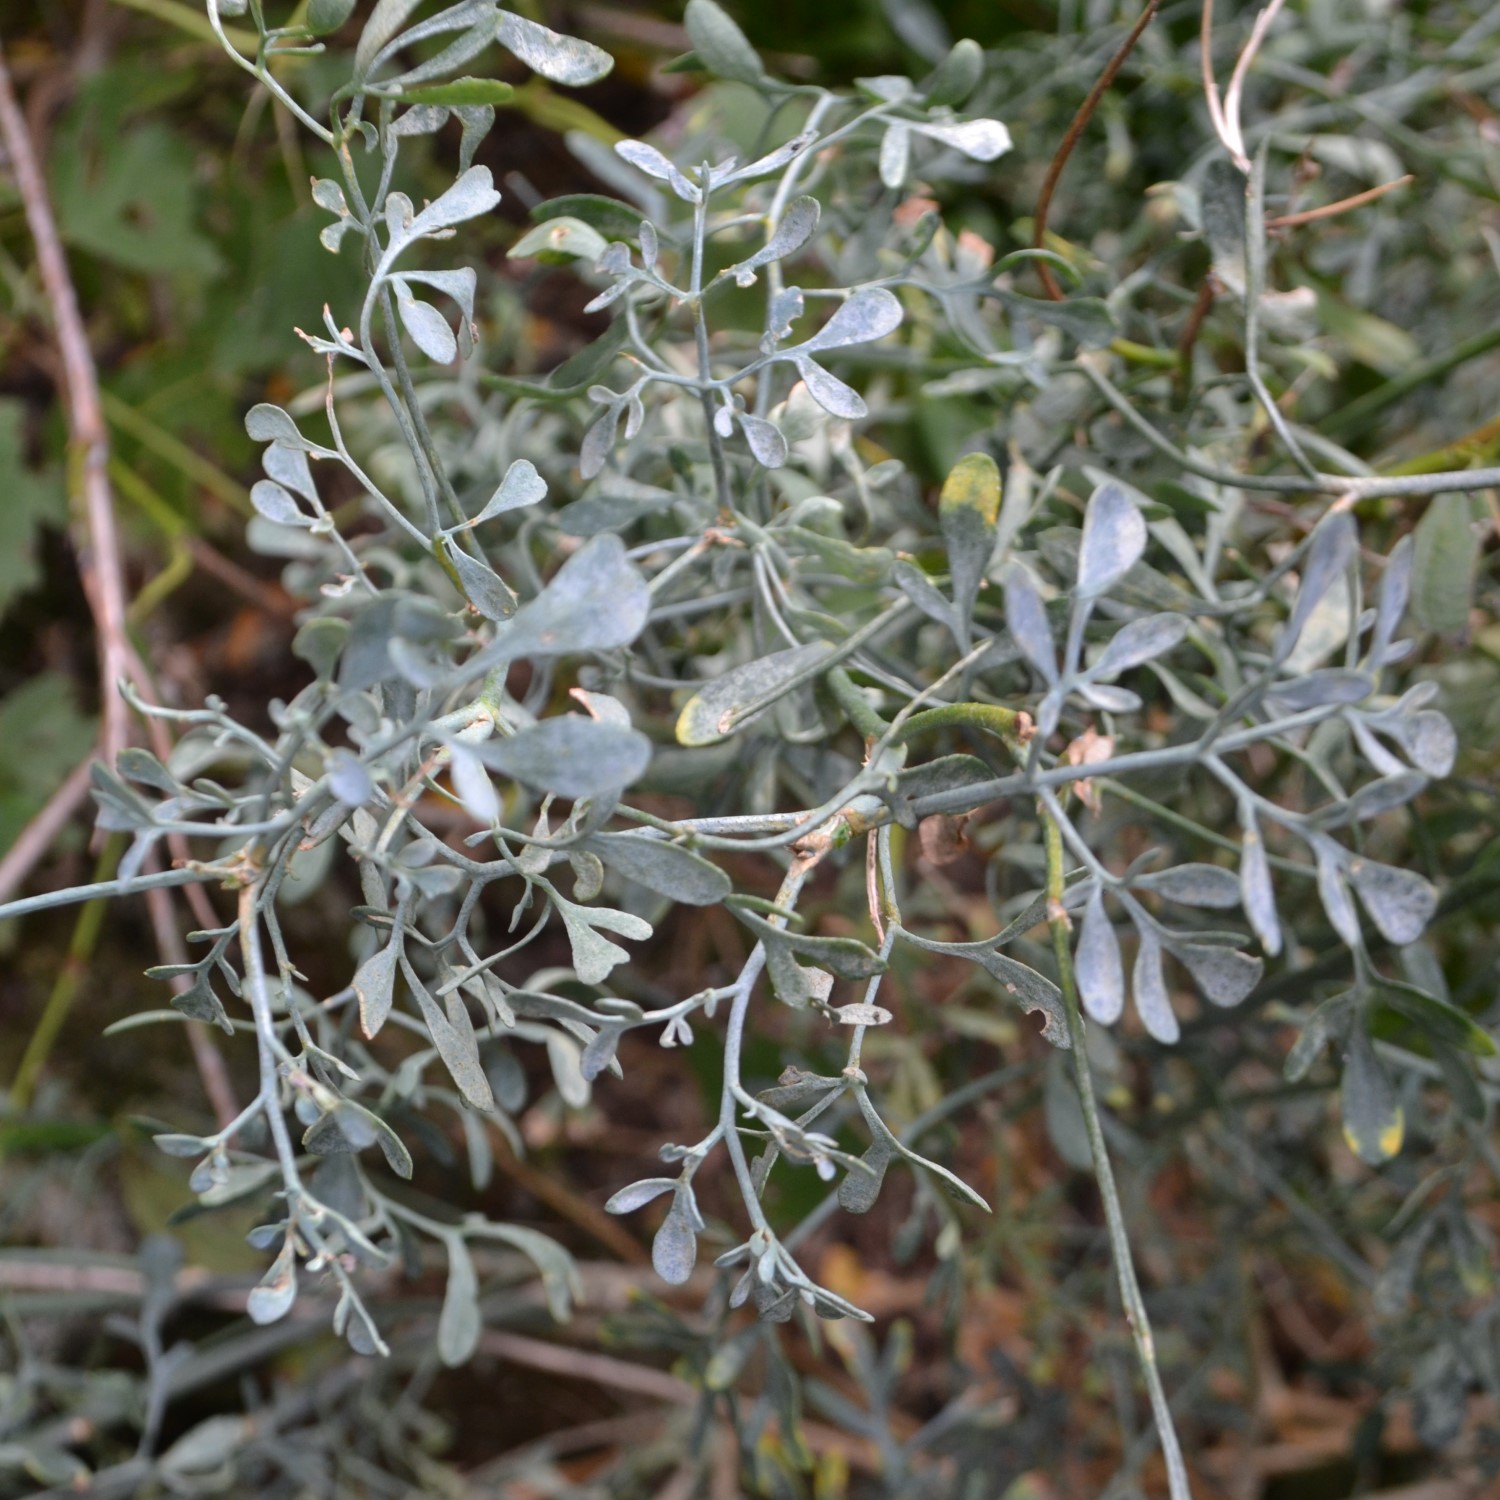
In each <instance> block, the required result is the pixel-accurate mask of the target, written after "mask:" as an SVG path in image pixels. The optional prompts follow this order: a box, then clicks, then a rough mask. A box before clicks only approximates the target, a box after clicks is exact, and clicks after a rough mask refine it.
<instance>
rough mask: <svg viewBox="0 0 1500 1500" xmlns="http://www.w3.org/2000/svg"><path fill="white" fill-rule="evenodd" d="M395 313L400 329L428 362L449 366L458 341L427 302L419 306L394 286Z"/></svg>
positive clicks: (442, 317)
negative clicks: (397, 315)
mask: <svg viewBox="0 0 1500 1500" xmlns="http://www.w3.org/2000/svg"><path fill="white" fill-rule="evenodd" d="M395 285H396V312H397V313H398V314H399V315H400V318H401V326H402V327H403V328H404V329H405V330H406V332H407V335H408V336H409V337H410V339H411V341H412V343H414V344H415V345H416V346H417V348H418V349H420V350H421V351H422V353H423V354H425V355H426V356H427V357H428V359H431V360H436V361H437V363H438V364H440V365H446V364H451V363H452V362H453V361H454V360H455V359H456V358H457V357H458V340H457V338H456V337H454V333H453V330H452V329H451V328H450V327H449V326H448V320H447V318H445V317H444V316H443V315H442V313H440V312H439V311H438V310H437V308H435V307H434V306H433V305H432V303H430V302H420V301H418V300H417V299H416V298H415V297H413V296H412V295H411V293H410V292H408V291H406V289H405V287H404V286H403V285H402V283H401V282H399V281H398V282H396V283H395Z"/></svg>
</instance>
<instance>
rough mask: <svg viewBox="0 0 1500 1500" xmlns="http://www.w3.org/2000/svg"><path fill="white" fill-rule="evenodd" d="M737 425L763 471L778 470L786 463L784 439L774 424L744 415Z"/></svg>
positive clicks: (762, 418) (760, 418) (747, 414)
mask: <svg viewBox="0 0 1500 1500" xmlns="http://www.w3.org/2000/svg"><path fill="white" fill-rule="evenodd" d="M739 424H740V430H741V431H742V432H743V433H744V434H745V442H746V444H747V445H748V446H749V449H750V452H751V453H752V454H753V455H754V457H755V461H756V463H758V464H759V465H760V466H761V467H762V468H763V469H779V468H781V466H782V465H783V464H784V463H786V439H785V438H784V437H783V436H782V435H781V429H780V428H779V427H777V425H776V424H775V423H774V422H768V421H766V419H765V418H764V417H753V416H751V415H749V413H745V414H743V415H741V416H740V418H739Z"/></svg>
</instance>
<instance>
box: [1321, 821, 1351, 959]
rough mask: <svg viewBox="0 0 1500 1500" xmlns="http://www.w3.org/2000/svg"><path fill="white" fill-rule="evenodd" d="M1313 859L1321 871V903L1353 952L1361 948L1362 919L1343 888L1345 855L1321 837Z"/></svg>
mask: <svg viewBox="0 0 1500 1500" xmlns="http://www.w3.org/2000/svg"><path fill="white" fill-rule="evenodd" d="M1312 847H1313V856H1314V859H1315V860H1316V862H1317V870H1318V899H1319V900H1320V901H1322V903H1323V910H1324V912H1326V913H1327V915H1328V921H1329V923H1330V925H1331V926H1332V927H1333V930H1334V931H1335V932H1336V933H1337V934H1338V935H1339V937H1340V938H1341V939H1342V940H1343V941H1344V943H1345V944H1347V945H1348V946H1349V947H1350V948H1357V947H1358V946H1359V944H1360V934H1359V917H1358V916H1357V915H1356V914H1355V911H1354V903H1353V902H1352V901H1351V900H1350V899H1349V888H1348V886H1346V885H1345V884H1344V876H1343V871H1342V869H1341V868H1340V866H1341V863H1342V860H1343V854H1344V851H1343V850H1342V849H1340V848H1339V846H1338V845H1337V844H1335V843H1334V842H1333V840H1332V839H1329V838H1324V837H1322V836H1321V835H1318V836H1315V837H1314V839H1313V841H1312Z"/></svg>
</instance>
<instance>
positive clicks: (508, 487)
mask: <svg viewBox="0 0 1500 1500" xmlns="http://www.w3.org/2000/svg"><path fill="white" fill-rule="evenodd" d="M546 495H547V481H546V480H545V479H543V478H542V476H541V475H540V474H538V473H537V471H536V465H535V464H533V463H532V462H531V460H530V459H528V458H518V459H517V460H516V461H515V462H514V463H513V464H511V466H510V467H509V468H508V469H507V470H506V471H505V477H504V478H503V479H502V480H501V481H500V486H499V488H498V489H497V490H496V491H495V493H494V494H493V495H491V496H490V498H489V499H488V500H487V501H486V502H485V505H484V509H483V510H481V511H480V512H479V514H478V515H477V516H475V517H474V519H473V521H472V522H471V523H470V524H471V525H474V526H477V525H478V524H479V523H480V522H481V521H488V520H490V519H491V517H493V516H500V515H504V514H505V513H506V512H507V511H511V510H521V509H522V508H523V507H525V506H528V505H535V504H536V503H537V502H538V501H539V500H543V499H545V498H546Z"/></svg>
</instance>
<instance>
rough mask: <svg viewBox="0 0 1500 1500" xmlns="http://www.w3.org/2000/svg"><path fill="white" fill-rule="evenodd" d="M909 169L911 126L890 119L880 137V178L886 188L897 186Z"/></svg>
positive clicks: (901, 121) (901, 183)
mask: <svg viewBox="0 0 1500 1500" xmlns="http://www.w3.org/2000/svg"><path fill="white" fill-rule="evenodd" d="M910 170H911V127H910V126H909V125H907V124H906V122H905V121H903V120H892V121H891V123H890V124H889V125H887V126H886V128H885V134H884V135H883V136H881V138H880V180H881V181H882V182H883V183H884V184H885V185H886V186H887V187H888V188H899V187H901V186H902V185H903V184H904V183H905V181H906V175H907V173H908V172H909V171H910Z"/></svg>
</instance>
